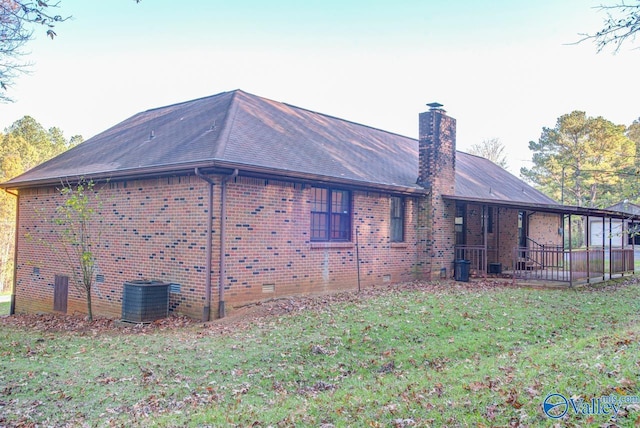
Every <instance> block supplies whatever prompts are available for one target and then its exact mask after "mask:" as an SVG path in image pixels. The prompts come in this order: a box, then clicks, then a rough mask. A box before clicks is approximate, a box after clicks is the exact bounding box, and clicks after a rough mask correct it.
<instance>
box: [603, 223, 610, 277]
mask: <svg viewBox="0 0 640 428" xmlns="http://www.w3.org/2000/svg"><path fill="white" fill-rule="evenodd" d="M605 222H606V217H602V280H603V281H605V280H606V279H607V278H606V277H605V274H606V272H605V270H604V260H605V259H606V256H607V252H606V250H605V247H606V245H605V243H606V241H605V239H604V230H605V226H606V223H605ZM609 278H611V245H609Z"/></svg>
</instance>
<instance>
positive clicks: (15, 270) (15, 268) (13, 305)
mask: <svg viewBox="0 0 640 428" xmlns="http://www.w3.org/2000/svg"><path fill="white" fill-rule="evenodd" d="M4 191H5V192H7V193H8V194H10V195H13V196H15V197H16V228H15V236H14V244H13V284H11V303H10V307H9V315H15V313H16V283H17V282H18V220H19V218H20V203H19V201H20V196H19V195H18V194H17V193H13V192H11V191H9V189H4Z"/></svg>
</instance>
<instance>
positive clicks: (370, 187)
mask: <svg viewBox="0 0 640 428" xmlns="http://www.w3.org/2000/svg"><path fill="white" fill-rule="evenodd" d="M194 168H198V169H199V170H200V171H202V170H206V171H207V172H212V169H214V168H215V169H216V170H222V169H224V170H227V171H228V170H231V171H233V170H235V169H241V170H242V175H243V176H247V177H254V178H266V179H269V178H271V179H277V180H282V181H293V182H300V183H310V184H313V183H318V182H320V183H326V184H334V185H335V184H338V185H343V186H346V187H349V188H352V189H356V190H363V191H378V192H379V191H387V192H390V193H397V194H399V195H406V196H422V195H426V194H429V193H430V189H429V188H423V187H408V186H406V185H400V184H388V183H372V182H368V181H364V180H356V179H352V178H341V177H332V176H327V175H320V174H315V173H307V172H299V171H293V170H285V169H279V168H273V167H267V166H258V165H250V164H243V163H238V162H227V161H220V160H217V159H210V160H206V161H205V160H202V161H197V162H184V163H181V164H165V165H156V166H151V167H145V168H130V169H126V170H120V171H111V172H108V171H104V172H96V173H87V174H73V175H68V176H65V177H55V178H43V179H36V180H19V181H14V180H9V181H7V182H4V183H0V188H8V189H21V188H31V187H39V186H48V185H59V184H60V180H61V179H66V180H68V181H74V180H79V179H81V178H84V179H87V180H93V181H100V180H106V179H109V180H111V181H113V180H133V179H144V178H156V177H163V176H176V175H181V174H184V175H186V174H189V173H191V172H192V171H193V170H194Z"/></svg>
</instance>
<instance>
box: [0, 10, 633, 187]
mask: <svg viewBox="0 0 640 428" xmlns="http://www.w3.org/2000/svg"><path fill="white" fill-rule="evenodd" d="M613 2H617V1H616V0H613V1H612V0H601V1H600V0H598V1H592V0H535V1H533V0H494V1H481V0H457V1H441V0H437V1H436V0H419V1H408V0H394V1H376V0H368V1H364V0H363V1H360V0H355V1H354V0H339V1H335V0H323V1H316V0H306V1H299V0H271V1H264V0H261V1H257V0H234V1H228V0H227V1H222V0H184V1H180V2H178V1H175V0H171V1H169V0H143V1H142V2H141V3H140V4H136V3H135V1H133V0H109V1H104V0H61V3H60V4H61V6H62V8H61V10H60V11H59V12H60V14H62V15H73V18H72V19H71V20H69V21H67V22H64V23H62V24H59V25H58V26H57V28H56V32H57V33H58V37H57V38H56V39H55V40H53V41H52V40H49V39H47V38H46V37H45V36H44V31H43V30H42V29H40V28H36V29H35V30H36V33H35V34H36V36H37V38H36V40H35V41H33V42H32V43H30V44H29V45H28V49H29V50H30V51H31V54H30V55H29V56H28V60H29V61H30V62H32V63H33V66H32V72H31V74H29V75H26V76H22V77H21V78H19V79H18V80H17V81H16V82H15V85H14V86H13V87H12V88H11V90H10V95H11V96H13V97H14V98H15V99H17V102H15V103H13V104H0V129H3V128H5V127H7V126H9V125H10V124H11V123H12V122H14V121H15V120H17V119H19V118H21V117H22V116H24V115H31V116H33V117H35V118H36V119H37V120H38V121H39V122H40V123H42V124H43V125H44V126H45V127H50V126H57V127H59V128H61V129H62V130H63V131H64V133H65V135H66V136H67V137H70V136H72V135H74V134H81V135H82V136H83V137H85V139H88V138H89V137H91V136H93V135H95V134H97V133H99V132H101V131H103V130H105V129H107V128H109V127H111V126H113V125H115V124H116V123H118V122H120V121H122V120H124V119H126V118H127V117H129V116H131V115H133V114H135V113H137V112H139V111H143V110H147V109H149V108H154V107H159V106H163V105H168V104H173V103H176V102H181V101H186V100H190V99H194V98H200V97H204V96H208V95H213V94H216V93H219V92H223V91H229V90H233V89H242V90H245V91H247V92H250V93H253V94H255V95H258V96H262V97H266V98H270V99H273V100H276V101H283V102H286V103H289V104H293V105H296V106H299V107H304V108H307V109H310V110H314V111H317V112H320V113H326V114H329V115H332V116H337V117H340V118H343V119H347V120H350V121H354V122H358V123H362V124H365V125H369V126H373V127H376V128H380V129H384V130H388V131H392V132H396V133H399V134H402V135H406V136H410V137H417V132H418V119H417V117H418V113H420V112H421V111H425V110H427V109H428V108H427V107H426V106H425V104H426V103H429V102H433V101H438V102H440V103H442V104H444V108H445V109H446V110H447V112H448V113H449V114H450V115H451V116H452V117H455V118H456V119H457V121H458V122H457V123H458V149H459V150H462V151H464V150H465V149H468V148H469V147H470V146H471V145H472V144H475V143H480V142H481V141H482V140H485V139H490V138H499V139H500V141H501V142H502V143H503V144H504V145H505V146H506V150H507V152H508V161H509V170H510V171H511V172H513V173H516V175H517V174H518V173H519V169H520V167H521V166H530V165H531V163H530V162H528V161H530V159H531V152H530V151H529V149H528V142H529V141H530V140H537V139H538V138H539V136H540V133H541V131H542V127H544V126H547V127H553V126H555V123H556V120H557V118H558V117H559V116H560V115H562V114H565V113H570V112H571V111H573V110H583V111H586V112H587V114H588V115H590V116H603V117H604V118H606V119H609V120H611V121H613V122H615V123H618V124H624V125H629V124H631V122H632V121H633V120H634V119H637V118H638V117H640V105H639V104H638V99H640V96H639V95H640V85H639V84H638V75H639V74H638V73H639V72H640V49H638V50H634V49H632V48H633V47H634V46H633V45H629V46H626V47H623V49H622V50H621V51H620V52H619V53H618V54H617V55H612V54H611V52H610V51H607V52H603V53H600V54H598V53H596V49H595V46H594V45H593V44H592V43H582V44H579V45H573V44H571V43H573V42H576V41H577V40H579V39H580V33H585V32H594V31H596V30H597V29H599V28H600V26H602V19H603V16H602V15H601V14H600V13H599V12H598V11H597V9H595V6H597V5H599V4H601V3H613ZM635 47H640V41H638V42H637V43H636V45H635Z"/></svg>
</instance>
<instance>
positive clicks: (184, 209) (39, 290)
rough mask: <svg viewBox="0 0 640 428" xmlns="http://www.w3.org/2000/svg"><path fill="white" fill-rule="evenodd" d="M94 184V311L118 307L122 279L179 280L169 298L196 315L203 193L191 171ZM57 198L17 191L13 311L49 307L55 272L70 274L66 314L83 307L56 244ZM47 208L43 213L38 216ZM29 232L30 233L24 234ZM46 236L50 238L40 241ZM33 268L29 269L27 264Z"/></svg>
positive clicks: (109, 312)
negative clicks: (179, 287)
mask: <svg viewBox="0 0 640 428" xmlns="http://www.w3.org/2000/svg"><path fill="white" fill-rule="evenodd" d="M98 187H99V188H100V200H101V205H102V206H101V208H100V215H99V218H100V222H101V226H100V228H101V242H102V246H101V247H100V248H98V249H96V250H95V253H96V255H97V267H98V269H97V271H98V273H99V274H101V275H103V276H104V282H96V284H95V286H94V290H93V293H92V296H93V305H94V311H95V313H97V314H101V315H106V316H112V317H117V316H119V314H120V313H121V302H122V284H123V283H124V282H125V281H129V280H135V279H142V278H146V279H159V280H163V281H167V282H175V283H180V284H183V291H184V290H185V288H186V289H188V290H189V292H188V293H183V294H182V295H180V296H177V297H176V296H172V298H173V301H172V302H171V306H172V307H173V308H174V309H176V310H177V311H178V312H181V313H186V314H188V315H192V316H200V315H201V313H202V302H203V300H204V282H205V275H206V273H205V272H204V270H205V268H204V266H205V263H204V253H205V252H204V247H205V245H206V236H207V233H206V232H207V231H206V213H205V210H206V197H207V190H206V186H205V184H204V182H202V181H201V180H199V179H197V178H195V177H180V178H168V179H167V178H164V179H157V180H144V181H130V182H126V183H124V182H121V183H109V184H107V185H106V186H101V185H99V186H97V188H98ZM61 201H62V198H61V196H60V194H59V192H58V191H56V189H55V188H47V189H37V190H26V191H21V192H20V225H19V242H18V249H19V252H18V266H17V268H18V269H17V272H18V273H17V285H18V286H17V292H16V310H17V311H19V312H35V311H50V310H51V308H52V307H53V301H52V298H53V297H52V296H53V288H52V287H53V280H54V275H55V274H62V275H67V276H69V277H70V281H69V282H70V293H69V307H68V312H70V313H71V312H75V311H77V312H85V311H86V305H85V299H84V297H83V296H82V294H81V293H79V292H78V291H77V290H75V288H74V287H73V286H72V283H73V282H74V281H73V275H72V270H71V266H70V265H69V261H68V259H67V258H66V257H65V256H64V252H63V251H61V246H60V244H59V243H56V241H57V239H56V234H54V233H53V232H52V231H53V229H54V228H55V227H56V226H54V225H52V224H51V218H52V214H51V213H52V212H54V210H55V207H56V206H57V205H58V204H59V203H60V202H61ZM45 213H46V214H45ZM28 234H30V235H31V236H32V237H33V238H31V239H28V238H27V236H28ZM43 241H46V242H48V243H50V244H44V243H43ZM34 267H37V268H39V270H40V274H39V275H37V276H36V275H34V274H33V268H34Z"/></svg>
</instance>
